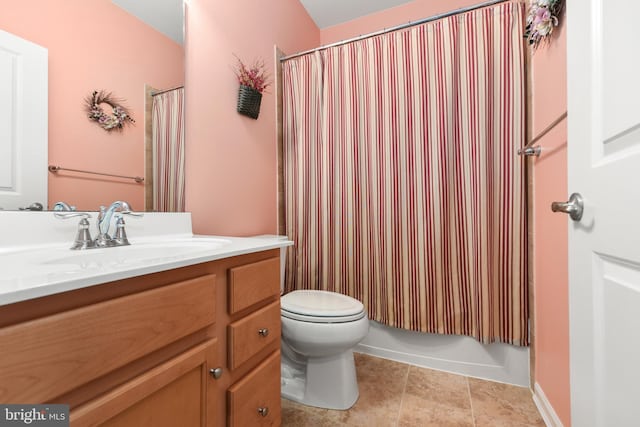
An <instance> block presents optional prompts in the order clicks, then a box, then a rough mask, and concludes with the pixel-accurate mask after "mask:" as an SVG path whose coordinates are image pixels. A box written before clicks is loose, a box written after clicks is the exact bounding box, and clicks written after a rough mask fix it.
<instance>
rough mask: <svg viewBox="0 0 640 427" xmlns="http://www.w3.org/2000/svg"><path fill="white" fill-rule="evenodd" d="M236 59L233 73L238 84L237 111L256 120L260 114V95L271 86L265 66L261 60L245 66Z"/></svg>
mask: <svg viewBox="0 0 640 427" xmlns="http://www.w3.org/2000/svg"><path fill="white" fill-rule="evenodd" d="M236 59H237V60H238V61H237V63H236V67H235V69H234V72H235V73H236V77H237V78H238V83H240V88H239V89H238V106H237V111H238V113H240V114H243V115H245V116H248V117H251V118H252V119H257V118H258V115H259V114H260V102H261V101H262V93H263V92H264V91H265V89H266V88H267V87H268V86H269V85H270V84H271V82H270V81H269V75H268V74H267V71H266V66H265V64H264V61H262V60H256V61H254V62H253V64H251V65H250V66H247V65H246V64H245V63H244V62H242V60H241V59H240V58H238V57H237V56H236Z"/></svg>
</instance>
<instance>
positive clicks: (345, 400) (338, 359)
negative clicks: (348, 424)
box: [281, 342, 359, 410]
mask: <svg viewBox="0 0 640 427" xmlns="http://www.w3.org/2000/svg"><path fill="white" fill-rule="evenodd" d="M285 346H286V344H285V343H284V342H283V347H285ZM290 352H291V351H290V349H286V348H283V351H282V366H281V367H282V391H281V394H282V397H284V398H286V399H289V400H293V401H294V402H298V403H302V404H304V405H309V406H316V407H318V408H325V409H339V410H346V409H349V408H351V407H352V406H353V405H354V404H355V403H356V401H357V400H358V395H359V392H358V380H357V378H356V366H355V362H354V360H353V351H351V350H350V349H349V350H347V351H344V352H342V353H340V354H337V355H335V356H330V357H322V358H308V359H307V360H306V361H305V362H306V363H305V362H302V363H301V362H300V361H294V360H292V358H290V357H289V356H288V353H290Z"/></svg>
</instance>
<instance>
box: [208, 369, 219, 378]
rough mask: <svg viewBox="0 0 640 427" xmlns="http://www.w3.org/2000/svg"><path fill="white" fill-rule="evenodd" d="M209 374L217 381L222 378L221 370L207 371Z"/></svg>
mask: <svg viewBox="0 0 640 427" xmlns="http://www.w3.org/2000/svg"><path fill="white" fill-rule="evenodd" d="M209 373H210V374H211V376H212V377H213V378H215V379H216V380H217V379H218V378H220V377H221V376H222V368H215V369H209Z"/></svg>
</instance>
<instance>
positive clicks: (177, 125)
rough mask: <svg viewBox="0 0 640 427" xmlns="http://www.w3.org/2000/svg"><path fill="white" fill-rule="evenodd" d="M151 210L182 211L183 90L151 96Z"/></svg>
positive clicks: (183, 201)
mask: <svg viewBox="0 0 640 427" xmlns="http://www.w3.org/2000/svg"><path fill="white" fill-rule="evenodd" d="M151 129H152V130H151V140H152V146H153V210H154V211H155V212H184V204H185V199H184V88H180V89H174V90H171V91H168V92H164V93H161V94H158V95H155V96H154V97H153V106H152V124H151Z"/></svg>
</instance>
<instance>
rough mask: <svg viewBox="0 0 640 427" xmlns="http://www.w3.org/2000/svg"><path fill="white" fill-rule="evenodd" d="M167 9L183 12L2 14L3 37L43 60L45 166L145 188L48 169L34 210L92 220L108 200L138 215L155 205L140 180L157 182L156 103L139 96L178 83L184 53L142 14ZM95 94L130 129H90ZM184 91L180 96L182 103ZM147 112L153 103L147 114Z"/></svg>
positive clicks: (31, 4)
mask: <svg viewBox="0 0 640 427" xmlns="http://www.w3.org/2000/svg"><path fill="white" fill-rule="evenodd" d="M165 1H166V2H170V3H173V4H178V7H179V10H180V11H181V10H182V9H181V8H182V1H181V0H162V1H158V0H155V1H145V2H141V1H139V0H137V1H133V0H114V1H113V2H112V1H111V0H92V1H90V2H88V1H86V0H65V1H63V2H42V1H39V0H21V1H19V2H18V1H16V2H7V4H5V5H3V10H2V14H0V29H1V30H3V31H6V32H9V33H12V34H14V35H16V36H18V37H20V38H23V39H26V40H29V41H30V42H33V43H35V44H37V45H40V46H42V47H44V48H45V49H47V51H48V67H49V70H48V83H49V87H48V98H49V100H48V162H47V163H48V165H54V166H59V167H61V168H67V169H77V170H85V171H92V172H101V173H107V174H111V175H123V176H134V177H135V176H142V177H145V182H144V183H138V182H136V181H135V180H132V179H125V178H117V177H112V176H103V175H94V174H87V173H80V172H73V171H63V170H60V171H58V172H56V173H52V172H47V171H46V170H45V174H44V176H45V177H46V178H48V183H47V187H48V200H41V201H40V200H35V199H34V200H31V202H36V201H40V202H41V203H43V204H46V205H47V206H48V207H49V208H52V206H53V205H54V204H55V202H57V201H64V202H66V203H69V204H70V205H75V206H76V207H77V209H78V210H94V211H95V210H97V209H98V208H99V206H100V205H108V204H110V203H111V202H113V201H114V200H127V201H128V202H129V203H130V204H131V205H132V206H133V208H134V209H135V210H143V209H146V210H151V209H153V208H152V206H153V204H152V203H153V201H148V202H147V205H145V187H147V186H150V187H152V186H153V182H151V181H153V179H148V180H147V176H151V175H152V174H153V173H156V171H155V170H153V169H152V168H151V166H150V165H147V168H148V169H149V172H147V171H146V170H145V144H148V145H150V144H151V141H152V138H151V133H152V125H151V118H150V117H148V114H146V113H145V109H148V110H149V111H151V103H152V102H153V99H154V98H155V97H153V96H150V95H151V94H150V93H149V91H147V90H146V88H147V87H152V88H157V91H159V92H161V91H164V90H166V89H172V88H178V87H182V85H183V84H184V51H183V46H182V44H181V43H180V42H177V41H175V40H173V39H172V38H170V37H169V36H167V35H165V34H164V33H162V32H160V31H159V30H157V29H155V28H154V27H152V26H150V25H149V24H147V23H145V22H144V21H148V22H153V21H151V20H149V19H146V18H145V16H144V12H145V11H150V10H155V11H156V12H157V11H161V10H162V7H161V6H160V5H161V4H162V3H164V2H165ZM116 2H117V3H118V4H116ZM143 4H144V5H145V6H144V7H142V5H143ZM130 5H133V6H130ZM125 8H127V9H128V10H130V11H131V13H130V12H128V11H127V10H125ZM132 13H135V14H136V15H138V16H139V17H138V16H134V15H133V14H132ZM173 16H175V14H173ZM154 25H156V24H154ZM156 26H158V25H156ZM174 33H175V32H174ZM177 34H179V35H181V34H182V30H181V29H180V30H179V31H178V32H177ZM95 90H98V91H100V90H105V91H107V92H111V93H112V94H113V96H114V97H115V98H118V99H119V100H120V101H121V104H123V105H124V106H126V108H127V110H128V111H129V112H131V115H132V117H133V119H135V121H136V122H135V123H134V124H132V126H126V127H125V128H124V129H122V130H117V131H111V132H107V131H105V130H104V129H103V128H102V127H100V126H99V125H98V124H97V122H94V121H90V120H89V119H88V117H87V113H86V112H85V110H84V99H85V98H86V97H87V96H88V95H91V94H92V93H93V91H95ZM183 92H184V91H183V89H181V90H180V93H181V94H182V96H183ZM166 93H170V92H166ZM146 103H149V104H150V105H149V107H148V108H147V106H146ZM101 107H102V108H103V110H104V111H105V113H106V114H107V115H111V114H112V109H111V108H110V107H109V106H108V105H104V104H102V105H101ZM182 111H183V110H182ZM27 113H28V112H27ZM34 125H35V124H34ZM45 126H46V124H45ZM158 129H159V131H158V132H159V133H162V132H164V130H162V129H161V128H158ZM147 134H148V135H147ZM145 139H146V140H147V142H146V143H145ZM178 139H179V138H178ZM147 150H148V151H151V150H150V148H149V149H147ZM34 154H36V153H34ZM182 157H183V156H182ZM151 158H153V156H151ZM44 168H46V165H45V166H44ZM183 172H184V171H183V169H182V170H181V171H177V170H176V171H175V173H183ZM147 181H149V182H147ZM158 209H173V210H175V208H170V207H164V208H161V207H158Z"/></svg>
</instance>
